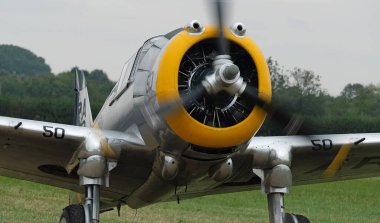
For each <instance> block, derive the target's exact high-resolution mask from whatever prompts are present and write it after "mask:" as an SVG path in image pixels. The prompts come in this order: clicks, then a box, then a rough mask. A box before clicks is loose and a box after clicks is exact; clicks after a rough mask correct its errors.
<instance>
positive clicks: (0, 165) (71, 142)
mask: <svg viewBox="0 0 380 223" xmlns="http://www.w3.org/2000/svg"><path fill="white" fill-rule="evenodd" d="M93 131H95V130H94V129H92V128H88V127H80V126H71V125H64V124H57V123H50V122H41V121H32V120H25V119H16V118H8V117H0V175H5V176H9V177H14V178H19V179H25V180H30V181H34V182H38V183H43V184H48V185H52V186H56V187H61V188H66V189H71V190H75V191H78V190H79V189H80V188H79V186H78V185H79V184H78V175H77V173H76V171H72V172H71V173H70V174H68V172H67V171H66V169H68V168H67V166H68V165H69V164H70V161H71V160H72V159H73V157H74V159H75V155H74V154H76V151H77V149H78V148H80V145H81V144H82V143H83V142H84V141H85V140H86V138H87V137H88V136H89V135H90V134H91V132H93ZM96 131H98V130H96ZM101 133H102V135H103V136H105V137H106V138H107V139H121V140H125V141H128V142H132V141H134V140H135V139H136V140H137V141H139V140H140V139H138V138H133V137H132V136H129V135H126V134H124V133H120V132H114V131H108V130H101ZM132 138H133V139H132ZM137 141H135V142H137ZM132 143H133V142H132ZM138 143H143V142H142V141H140V142H137V144H138ZM107 190H108V191H107V193H108V195H111V196H112V193H114V192H113V191H112V190H111V189H107ZM107 193H104V195H105V196H107ZM116 196H119V195H116Z"/></svg>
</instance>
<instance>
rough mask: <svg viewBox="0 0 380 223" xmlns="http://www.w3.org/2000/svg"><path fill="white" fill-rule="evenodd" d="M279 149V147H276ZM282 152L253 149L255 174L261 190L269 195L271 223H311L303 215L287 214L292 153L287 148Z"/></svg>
mask: <svg viewBox="0 0 380 223" xmlns="http://www.w3.org/2000/svg"><path fill="white" fill-rule="evenodd" d="M275 148H277V147H275ZM278 148H280V150H276V149H272V150H268V149H266V148H265V149H260V148H258V147H256V148H253V157H254V161H253V167H254V168H253V169H252V170H253V172H254V173H255V174H256V175H257V176H258V177H260V179H261V190H262V192H263V193H265V194H266V195H267V200H268V212H269V223H310V221H309V220H308V219H307V218H306V217H305V216H302V215H294V214H289V213H286V212H285V206H284V195H285V194H286V193H289V187H290V186H291V185H292V172H291V170H290V167H289V166H290V160H291V158H290V157H291V153H290V150H288V151H287V152H286V147H285V148H284V147H283V146H278Z"/></svg>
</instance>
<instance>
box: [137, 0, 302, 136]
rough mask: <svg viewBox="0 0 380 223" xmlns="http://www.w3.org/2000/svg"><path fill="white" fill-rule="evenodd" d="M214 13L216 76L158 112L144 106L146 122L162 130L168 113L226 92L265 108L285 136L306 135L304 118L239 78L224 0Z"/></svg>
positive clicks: (216, 3) (215, 5)
mask: <svg viewBox="0 0 380 223" xmlns="http://www.w3.org/2000/svg"><path fill="white" fill-rule="evenodd" d="M213 6H214V10H215V11H214V12H215V13H214V14H215V17H216V24H217V29H218V30H217V35H218V36H217V44H216V45H217V50H218V52H217V53H218V55H217V56H216V57H215V59H214V61H213V68H214V72H213V74H211V75H209V76H206V78H205V79H204V80H203V81H202V82H201V84H199V85H198V86H196V87H194V88H192V89H191V92H190V93H189V94H186V95H181V96H180V98H179V99H177V100H174V101H169V102H167V103H166V104H163V105H161V106H160V107H159V108H158V109H151V108H148V106H142V109H140V110H142V114H143V116H144V117H145V118H143V119H142V120H141V122H145V120H147V118H148V120H150V121H149V122H150V123H151V124H152V126H153V127H157V128H159V124H157V123H159V121H157V120H160V119H159V118H158V117H160V116H164V115H166V114H168V113H171V112H174V111H175V110H177V109H178V108H180V107H182V106H183V107H187V106H188V105H190V104H191V103H193V101H195V100H197V99H199V98H201V97H203V96H205V95H206V94H207V95H209V96H211V98H212V96H214V95H217V94H218V93H219V92H220V91H226V92H228V93H229V94H230V95H239V96H241V97H246V98H248V99H249V100H251V101H252V102H254V103H255V104H256V105H257V106H259V107H261V108H262V109H264V110H265V111H266V112H267V113H268V114H269V116H270V117H271V118H272V119H273V120H275V121H276V122H278V123H279V124H280V125H281V126H282V127H283V132H284V134H285V135H295V134H304V133H306V132H307V130H306V128H305V127H304V126H303V125H302V124H303V118H302V117H301V116H298V115H295V114H288V113H287V112H286V111H285V110H284V109H281V108H279V107H277V106H275V105H273V104H272V103H270V102H268V101H267V100H265V99H264V98H262V97H260V96H259V92H258V89H257V88H255V87H253V86H251V85H248V84H247V83H246V82H245V81H244V80H243V78H242V77H241V76H240V70H239V67H238V66H236V65H235V64H234V63H233V62H232V61H231V57H230V55H229V46H228V40H227V39H226V37H225V34H224V27H225V26H224V21H225V1H223V0H215V1H214V5H213ZM143 120H144V121H143Z"/></svg>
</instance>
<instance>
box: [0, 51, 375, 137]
mask: <svg viewBox="0 0 380 223" xmlns="http://www.w3.org/2000/svg"><path fill="white" fill-rule="evenodd" d="M267 61H268V66H269V69H270V73H271V80H272V88H273V103H274V104H275V105H276V106H277V107H279V108H282V109H283V110H285V111H286V112H288V113H290V114H298V115H301V116H303V117H304V119H305V123H306V124H307V125H308V127H309V128H308V129H310V131H311V132H310V133H312V134H327V133H355V132H380V116H379V112H380V85H375V84H370V85H362V84H358V83H353V84H351V83H350V84H347V85H346V86H345V87H344V89H342V90H341V93H340V94H339V95H337V96H332V95H329V94H328V93H327V91H326V90H324V89H323V86H322V85H321V81H320V76H319V75H318V74H315V73H314V72H313V71H311V70H307V69H303V68H299V67H295V68H292V69H287V68H285V67H283V66H281V65H280V64H279V63H278V62H277V61H276V60H274V59H273V58H271V57H270V58H268V60H267ZM74 69H75V67H74V68H72V69H71V70H69V71H66V72H62V73H59V74H53V73H51V70H50V67H49V65H47V64H46V63H45V60H44V59H43V58H42V57H38V56H36V55H35V54H34V53H33V52H31V51H29V50H27V49H24V48H21V47H18V46H12V45H0V115H2V116H11V117H19V118H26V119H35V120H43V121H51V122H58V123H65V124H71V123H72V117H73V104H74V90H73V89H74V73H75V72H74ZM84 73H85V76H86V80H87V85H88V89H89V97H90V102H91V108H92V112H93V115H94V117H96V114H97V113H98V112H99V110H100V109H101V106H102V105H103V102H104V101H105V99H106V97H107V96H108V95H109V93H110V91H111V89H112V87H113V85H114V84H115V83H114V82H112V81H110V80H109V79H108V77H107V74H106V73H105V72H104V71H102V70H100V69H96V70H93V71H86V70H84ZM282 134H283V133H282V128H279V127H278V126H277V124H276V122H275V121H273V120H271V119H270V118H268V119H267V121H266V122H265V123H264V126H263V128H262V129H261V130H260V132H259V135H282Z"/></svg>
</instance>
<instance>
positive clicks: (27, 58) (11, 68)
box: [0, 45, 51, 75]
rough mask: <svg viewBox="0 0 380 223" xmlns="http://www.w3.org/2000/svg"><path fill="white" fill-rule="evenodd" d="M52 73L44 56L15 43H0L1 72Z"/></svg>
mask: <svg viewBox="0 0 380 223" xmlns="http://www.w3.org/2000/svg"><path fill="white" fill-rule="evenodd" d="M48 73H51V69H50V67H49V65H47V64H46V63H45V60H44V58H42V57H38V56H36V55H35V54H34V53H33V52H31V51H29V50H27V49H24V48H21V47H18V46H13V45H0V74H21V75H41V74H48Z"/></svg>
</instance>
